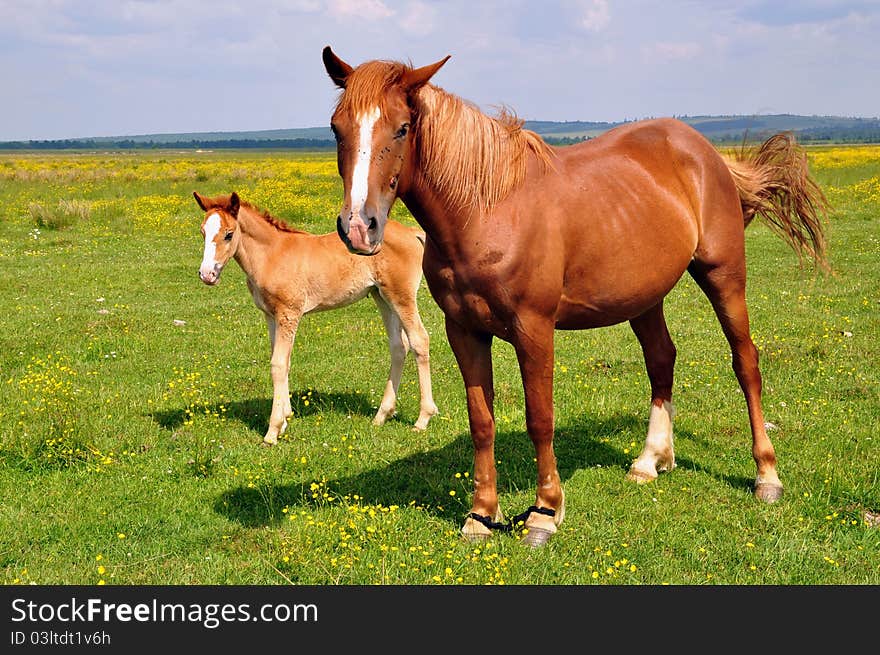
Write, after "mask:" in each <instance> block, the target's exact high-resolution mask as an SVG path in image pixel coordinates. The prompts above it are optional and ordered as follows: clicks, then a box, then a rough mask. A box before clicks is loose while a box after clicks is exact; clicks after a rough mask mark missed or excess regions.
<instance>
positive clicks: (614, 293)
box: [556, 249, 693, 330]
mask: <svg viewBox="0 0 880 655" xmlns="http://www.w3.org/2000/svg"><path fill="white" fill-rule="evenodd" d="M692 257H693V251H692V250H688V249H682V250H680V251H679V252H673V253H670V252H667V253H664V254H663V255H662V256H661V255H660V254H659V253H658V254H656V256H655V257H652V258H646V259H645V260H644V261H639V262H628V263H626V264H624V265H621V264H620V263H616V264H615V265H613V266H602V265H598V266H597V265H595V262H591V263H587V264H583V265H580V266H572V267H570V268H569V270H568V271H566V280H565V284H564V286H563V290H562V295H561V297H560V302H559V307H558V309H557V313H556V327H557V328H558V329H560V330H578V329H586V328H594V327H604V326H607V325H615V324H616V323H621V322H623V321H628V320H630V319H632V318H635V317H636V316H640V315H641V314H643V313H645V312H646V311H647V310H649V309H650V308H651V307H653V306H654V305H656V304H657V303H658V302H660V301H661V300H662V299H663V298H664V297H665V296H666V295H667V294H668V293H669V292H670V291H672V289H673V288H674V287H675V285H676V284H677V283H678V281H679V280H680V279H681V276H682V275H683V274H684V272H685V271H686V270H687V267H688V265H689V264H690V262H691V259H692Z"/></svg>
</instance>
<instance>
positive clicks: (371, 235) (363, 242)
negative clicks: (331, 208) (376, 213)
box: [336, 215, 387, 255]
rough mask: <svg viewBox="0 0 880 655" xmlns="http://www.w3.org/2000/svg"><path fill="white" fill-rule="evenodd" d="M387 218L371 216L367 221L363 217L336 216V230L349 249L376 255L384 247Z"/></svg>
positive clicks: (353, 251) (363, 253)
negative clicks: (346, 217)
mask: <svg viewBox="0 0 880 655" xmlns="http://www.w3.org/2000/svg"><path fill="white" fill-rule="evenodd" d="M386 220H387V219H382V220H380V219H377V218H370V219H368V220H367V222H366V223H365V222H364V221H363V220H361V218H360V217H359V216H358V217H350V218H349V219H347V220H346V219H343V218H342V216H341V215H340V216H337V218H336V232H337V234H339V238H340V239H342V243H344V244H345V247H346V248H348V251H349V252H351V253H354V254H355V255H375V254H376V253H378V252H379V251H380V250H381V249H382V238H383V236H384V232H385V221H386Z"/></svg>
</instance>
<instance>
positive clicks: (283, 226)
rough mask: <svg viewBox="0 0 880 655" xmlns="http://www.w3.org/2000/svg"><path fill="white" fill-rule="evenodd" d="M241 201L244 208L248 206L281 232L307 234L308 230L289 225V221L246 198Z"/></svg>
mask: <svg viewBox="0 0 880 655" xmlns="http://www.w3.org/2000/svg"><path fill="white" fill-rule="evenodd" d="M240 203H241V207H242V208H246V209H248V210H250V211H251V212H252V213H254V214H256V215H257V216H259V217H260V218H262V219H263V220H264V221H266V222H267V223H268V224H269V225H271V226H272V227H274V228H275V229H277V230H280V231H281V232H290V233H292V234H306V232H304V231H303V230H299V229H297V228H295V227H292V226H290V225H288V224H287V223H285V222H284V221H282V220H281V219H280V218H276V217H275V216H272V214H270V213H269V212H268V211H266V210H265V209H260V208H259V207H257V206H256V205H254V204H252V203H249V202H247V201H246V200H241V201H240ZM239 211H241V210H239Z"/></svg>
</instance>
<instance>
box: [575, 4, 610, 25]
mask: <svg viewBox="0 0 880 655" xmlns="http://www.w3.org/2000/svg"><path fill="white" fill-rule="evenodd" d="M582 5H583V7H582V13H581V17H580V26H581V27H582V28H584V29H585V30H589V31H590V32H601V31H602V30H604V29H605V28H606V27H608V23H609V22H611V11H610V10H609V9H608V0H588V1H587V2H584V3H582Z"/></svg>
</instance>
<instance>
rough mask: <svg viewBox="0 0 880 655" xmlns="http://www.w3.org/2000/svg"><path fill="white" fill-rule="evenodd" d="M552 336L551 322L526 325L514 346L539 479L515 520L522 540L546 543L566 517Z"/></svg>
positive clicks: (535, 543) (530, 544)
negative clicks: (556, 436) (556, 438)
mask: <svg viewBox="0 0 880 655" xmlns="http://www.w3.org/2000/svg"><path fill="white" fill-rule="evenodd" d="M553 338H554V326H553V324H552V323H547V322H543V321H541V322H536V324H534V325H528V326H525V325H524V326H523V329H522V330H521V331H520V333H519V334H518V335H517V337H516V339H515V341H514V343H513V346H514V349H515V350H516V356H517V360H518V362H519V369H520V374H521V375H522V383H523V391H524V393H525V404H526V429H527V430H528V433H529V437H530V438H531V440H532V444H533V445H534V447H535V457H536V459H537V468H538V479H537V493H536V497H535V504H534V505H532V506H531V507H529V508H528V509H527V510H526V511H525V512H523V514H520V515H519V516H518V517H516V518H515V519H514V521H513V523H514V527H516V526H517V524H518V523H519V521H523V524H524V526H525V528H527V530H528V531H527V532H526V534H525V536H524V537H523V542H524V543H525V544H526V545H528V546H531V547H533V548H534V547H538V546H543V545H544V544H545V543H547V542H548V541H549V540H550V537H552V536H553V535H554V534H555V533H556V529H557V527H558V526H559V525H560V524H561V523H562V520H563V518H564V517H565V494H564V492H563V489H562V483H561V481H560V479H559V471H558V470H557V468H556V454H555V453H554V451H553V431H554V419H553V352H554V347H553Z"/></svg>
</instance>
